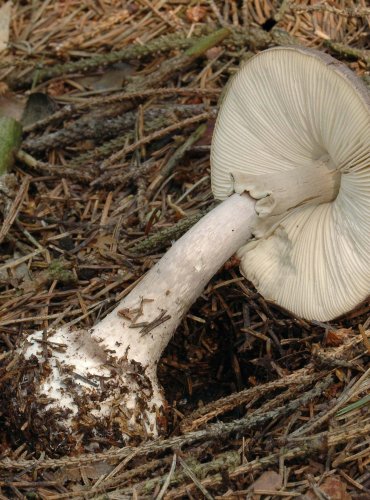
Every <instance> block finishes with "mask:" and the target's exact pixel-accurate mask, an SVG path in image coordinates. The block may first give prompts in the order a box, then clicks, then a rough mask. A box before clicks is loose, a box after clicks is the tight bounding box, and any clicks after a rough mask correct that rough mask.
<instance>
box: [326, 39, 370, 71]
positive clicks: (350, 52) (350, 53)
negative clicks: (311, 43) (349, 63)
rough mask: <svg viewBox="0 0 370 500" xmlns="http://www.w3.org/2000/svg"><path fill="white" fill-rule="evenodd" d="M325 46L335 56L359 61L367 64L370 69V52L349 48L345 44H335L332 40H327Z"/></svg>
mask: <svg viewBox="0 0 370 500" xmlns="http://www.w3.org/2000/svg"><path fill="white" fill-rule="evenodd" d="M324 44H325V45H326V46H327V47H329V49H330V50H331V51H332V52H334V53H335V54H338V55H340V56H343V57H345V58H349V59H355V60H357V59H359V60H361V61H364V63H366V66H367V68H369V67H370V51H367V50H360V49H356V48H355V47H349V46H348V45H345V44H344V43H339V42H333V41H332V40H325V41H324Z"/></svg>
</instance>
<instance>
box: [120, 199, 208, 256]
mask: <svg viewBox="0 0 370 500" xmlns="http://www.w3.org/2000/svg"><path fill="white" fill-rule="evenodd" d="M213 206H214V205H213V204H212V205H211V206H210V207H209V208H207V209H206V210H202V211H200V212H199V213H197V214H195V215H190V216H189V217H185V218H184V219H181V220H180V221H179V222H177V223H176V224H174V225H173V226H171V227H168V228H165V229H162V230H161V231H157V232H156V233H155V234H153V235H150V236H148V237H147V238H145V240H143V241H140V242H139V243H134V244H133V245H132V246H130V245H127V246H126V247H125V248H127V249H130V253H132V254H146V253H153V252H157V251H159V250H162V249H163V248H165V247H166V246H167V245H169V244H170V243H171V241H173V240H177V239H178V238H180V236H182V235H183V234H184V233H186V231H187V230H188V229H190V228H191V227H192V226H194V224H196V223H197V222H198V221H199V220H200V219H201V218H202V217H203V216H204V215H206V214H207V213H208V212H209V211H210V210H211V209H212V208H213Z"/></svg>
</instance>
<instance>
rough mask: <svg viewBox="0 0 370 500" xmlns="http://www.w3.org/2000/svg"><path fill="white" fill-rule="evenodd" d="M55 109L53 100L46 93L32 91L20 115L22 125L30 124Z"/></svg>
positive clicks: (50, 113)
mask: <svg viewBox="0 0 370 500" xmlns="http://www.w3.org/2000/svg"><path fill="white" fill-rule="evenodd" d="M56 110H57V105H56V103H55V101H54V100H53V99H52V98H51V97H49V96H48V95H47V94H43V93H42V92H33V93H32V94H30V96H29V98H28V100H27V104H26V107H25V110H24V112H23V116H22V125H23V126H27V125H32V124H33V123H36V122H37V121H39V120H42V119H43V118H46V117H47V116H49V115H52V114H53V113H54V112H55V111H56Z"/></svg>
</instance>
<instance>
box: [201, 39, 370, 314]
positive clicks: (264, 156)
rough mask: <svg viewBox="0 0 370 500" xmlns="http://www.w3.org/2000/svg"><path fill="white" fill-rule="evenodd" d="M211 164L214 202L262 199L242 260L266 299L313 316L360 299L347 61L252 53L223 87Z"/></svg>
mask: <svg viewBox="0 0 370 500" xmlns="http://www.w3.org/2000/svg"><path fill="white" fill-rule="evenodd" d="M211 163H212V188H213V192H214V195H215V197H216V198H218V199H221V200H222V199H225V198H226V197H227V196H229V195H230V194H231V193H232V192H234V191H235V192H239V193H240V192H243V191H247V192H249V194H250V195H251V196H252V197H253V198H255V199H258V200H260V201H257V203H256V211H257V213H258V215H259V216H260V217H259V221H260V222H259V223H258V225H257V226H256V228H255V232H254V234H255V239H254V240H252V241H251V242H250V243H248V244H246V245H245V246H244V247H243V248H242V249H241V251H240V257H241V270H242V272H243V274H244V275H245V276H246V277H247V278H248V279H249V280H251V281H252V282H253V283H254V284H255V286H256V287H257V289H258V290H259V292H260V293H261V294H262V295H264V297H265V298H266V299H268V300H271V301H275V302H276V303H278V304H279V305H281V306H283V307H285V308H286V309H288V310H290V311H292V312H294V313H295V314H297V315H299V316H301V317H304V318H307V319H317V320H321V321H327V320H330V319H332V318H334V317H336V316H339V315H341V314H343V313H345V312H347V311H349V310H351V309H353V308H354V307H355V306H356V305H358V304H359V303H360V302H361V301H363V300H364V299H366V297H367V296H368V294H369V291H370V99H369V95H368V92H367V89H366V87H365V86H364V85H362V82H361V81H359V80H358V79H357V78H356V77H355V76H354V75H353V74H352V73H351V72H350V71H349V70H348V69H347V68H346V67H345V66H343V65H342V64H340V63H338V62H337V61H336V60H335V59H333V58H331V57H330V56H327V55H325V54H322V53H320V52H317V51H314V50H309V49H303V48H298V47H278V48H274V49H269V50H267V51H264V52H261V53H260V54H258V55H257V56H255V57H254V58H253V59H251V60H250V61H249V62H248V63H246V64H245V65H244V66H243V67H242V68H241V70H240V71H239V72H238V73H237V75H236V76H235V77H234V78H233V79H232V81H231V83H230V85H229V86H228V88H227V91H226V95H225V97H224V99H223V102H222V105H221V110H220V113H219V116H218V119H217V124H216V130H215V134H214V142H213V145H212V154H211ZM316 175H318V177H316ZM315 179H316V181H315ZM317 179H318V180H317ZM306 185H307V193H306V194H305V186H306ZM296 192H297V193H298V194H297V195H295V194H294V196H293V197H292V193H296Z"/></svg>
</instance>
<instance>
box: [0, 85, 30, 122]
mask: <svg viewBox="0 0 370 500" xmlns="http://www.w3.org/2000/svg"><path fill="white" fill-rule="evenodd" d="M25 105H26V98H25V97H24V96H20V95H17V94H15V93H13V92H11V91H9V90H7V91H4V92H2V93H1V91H0V116H7V117H9V118H14V120H17V121H20V120H21V118H22V114H23V110H24V107H25Z"/></svg>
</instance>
